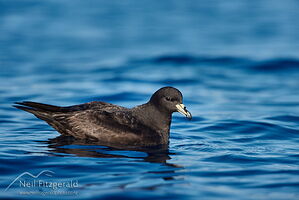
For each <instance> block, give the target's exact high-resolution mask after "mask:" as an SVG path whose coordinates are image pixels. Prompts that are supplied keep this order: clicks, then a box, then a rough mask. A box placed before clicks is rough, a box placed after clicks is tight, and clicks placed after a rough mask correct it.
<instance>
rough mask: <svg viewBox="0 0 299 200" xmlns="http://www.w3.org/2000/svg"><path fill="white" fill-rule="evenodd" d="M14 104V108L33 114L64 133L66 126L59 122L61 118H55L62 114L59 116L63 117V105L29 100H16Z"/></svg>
mask: <svg viewBox="0 0 299 200" xmlns="http://www.w3.org/2000/svg"><path fill="white" fill-rule="evenodd" d="M15 104H17V105H13V106H14V107H15V108H18V109H20V110H24V111H26V112H29V113H32V114H34V115H35V116H36V117H37V118H39V119H41V120H44V121H46V122H47V123H48V124H49V125H51V126H52V127H54V128H55V129H56V130H58V131H59V132H60V133H62V134H65V128H66V127H64V126H63V125H62V124H61V120H58V118H57V117H58V115H62V116H60V118H61V117H62V118H63V117H64V115H65V113H63V111H64V110H63V107H59V106H52V105H48V104H43V103H36V102H31V101H23V102H16V103H15Z"/></svg>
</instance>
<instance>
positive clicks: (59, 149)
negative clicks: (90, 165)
mask: <svg viewBox="0 0 299 200" xmlns="http://www.w3.org/2000/svg"><path fill="white" fill-rule="evenodd" d="M39 142H41V143H44V144H47V145H48V148H49V152H50V153H51V154H52V155H54V156H64V155H63V154H72V155H76V156H78V157H93V158H129V159H142V160H143V161H144V162H150V163H162V164H165V165H167V166H170V167H175V168H182V166H179V165H176V164H171V163H167V160H170V159H171V157H170V155H174V154H175V153H169V150H168V145H158V146H155V147H150V148H140V147H138V148H126V149H119V148H114V147H107V146H103V145H102V144H101V143H99V142H94V141H93V142H91V141H86V140H78V139H75V138H74V137H71V136H58V137H56V138H53V139H49V140H47V141H39ZM70 145H71V146H70ZM130 152H137V155H139V153H140V156H132V155H130ZM142 153H144V154H145V156H142V155H143V154H142ZM132 154H133V153H132Z"/></svg>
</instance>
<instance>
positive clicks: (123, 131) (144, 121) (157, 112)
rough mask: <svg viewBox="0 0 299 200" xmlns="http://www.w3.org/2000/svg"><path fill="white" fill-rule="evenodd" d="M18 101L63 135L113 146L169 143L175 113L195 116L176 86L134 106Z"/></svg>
mask: <svg viewBox="0 0 299 200" xmlns="http://www.w3.org/2000/svg"><path fill="white" fill-rule="evenodd" d="M16 104H19V105H15V107H16V108H18V109H21V110H25V111H27V112H30V113H32V114H34V115H35V116H36V117H38V118H40V119H42V120H44V121H46V122H47V123H48V124H49V125H51V126H52V127H53V128H55V129H56V130H57V131H58V132H60V133H61V134H62V135H66V136H73V137H75V138H78V139H88V140H92V141H99V142H101V143H102V144H103V145H105V146H113V147H144V146H157V145H167V144H168V142H169V130H170V124H171V119H172V113H173V112H180V113H182V114H183V115H185V116H186V117H187V118H189V119H191V117H192V116H191V113H190V112H189V111H188V110H187V109H186V107H185V106H184V104H183V96H182V94H181V92H180V91H179V90H177V89H175V88H173V87H164V88H161V89H159V90H158V91H156V92H155V93H154V94H153V95H152V97H151V98H150V100H149V101H148V102H147V103H145V104H143V105H140V106H136V107H134V108H132V109H129V108H124V107H121V106H117V105H113V104H110V103H105V102H99V101H95V102H90V103H85V104H81V105H75V106H69V107H59V106H52V105H47V104H41V103H35V102H28V101H26V102H18V103H16Z"/></svg>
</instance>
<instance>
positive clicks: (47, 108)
mask: <svg viewBox="0 0 299 200" xmlns="http://www.w3.org/2000/svg"><path fill="white" fill-rule="evenodd" d="M15 104H18V105H14V107H16V108H18V109H21V110H24V111H27V112H30V113H33V114H35V113H36V112H61V111H62V110H63V108H62V107H59V106H52V105H49V104H43V103H36V102H32V101H23V102H15Z"/></svg>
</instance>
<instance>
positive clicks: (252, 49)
mask: <svg viewBox="0 0 299 200" xmlns="http://www.w3.org/2000/svg"><path fill="white" fill-rule="evenodd" d="M298 10H299V3H298V1H296V0H285V1H280V0H265V1H260V0H244V1H234V0H228V1H222V0H212V1H195V0H194V1H193V0H191V1H179V0H177V1H170V0H163V1H144V0H141V1H134V0H129V1H93V0H91V1H79V0H73V1H63V0H49V1H39V0H26V1H23V0H10V1H0V94H1V96H0V141H1V142H0V160H1V161H0V186H1V188H0V190H1V192H0V197H1V198H2V199H196V200H197V199H222V200H223V199H229V200H233V199H236V200H239V199H255V200H256V199H271V200H272V199H273V200H275V199H294V200H297V199H299V151H298V150H299V56H298V55H299V21H298V18H299V12H298ZM168 85H170V86H174V87H177V88H178V89H180V90H181V91H182V93H183V95H184V103H185V105H186V106H187V108H188V110H190V111H191V112H192V115H193V116H194V117H193V119H192V121H188V120H186V119H185V118H184V117H183V116H181V115H180V114H177V113H175V114H174V115H173V121H172V126H171V137H170V145H169V150H168V151H160V150H159V149H152V150H150V151H149V150H140V151H139V150H136V151H135V150H126V149H114V148H110V147H106V146H99V145H92V144H85V143H80V142H77V141H74V140H71V139H69V140H64V141H61V140H59V139H57V137H58V136H59V133H58V132H56V131H55V130H53V128H51V127H49V126H48V125H47V124H46V123H44V122H43V121H41V120H39V119H36V118H35V117H34V116H33V115H31V114H28V113H25V112H23V111H20V110H17V109H15V108H13V107H12V104H13V103H14V102H16V101H25V100H30V101H37V102H43V103H49V104H54V105H62V106H67V105H74V104H80V103H84V102H89V101H94V100H99V101H106V102H110V103H115V104H119V105H122V106H126V107H133V106H135V105H138V104H142V103H145V102H146V101H147V100H148V99H149V98H150V96H151V94H152V93H153V92H155V91H156V90H157V89H159V88H160V87H163V86H168ZM43 171H44V172H43ZM24 172H28V173H31V174H32V175H34V176H36V175H37V174H39V173H41V172H42V174H41V175H40V176H39V177H38V178H32V177H31V176H30V175H28V174H27V175H24V176H23V177H20V178H19V179H18V180H17V181H16V182H15V183H13V184H12V185H10V184H11V183H12V182H13V181H14V180H15V179H16V178H17V177H18V176H19V175H21V174H22V173H24ZM34 180H36V181H48V182H49V183H50V182H51V183H53V184H54V183H59V182H61V183H62V182H71V181H73V182H74V183H75V185H74V186H73V187H67V186H66V185H64V186H61V187H58V188H54V187H51V186H48V187H47V186H44V185H34V183H33V181H34ZM20 181H23V183H24V182H27V183H28V184H27V185H21V183H20ZM37 184H38V183H37Z"/></svg>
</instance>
